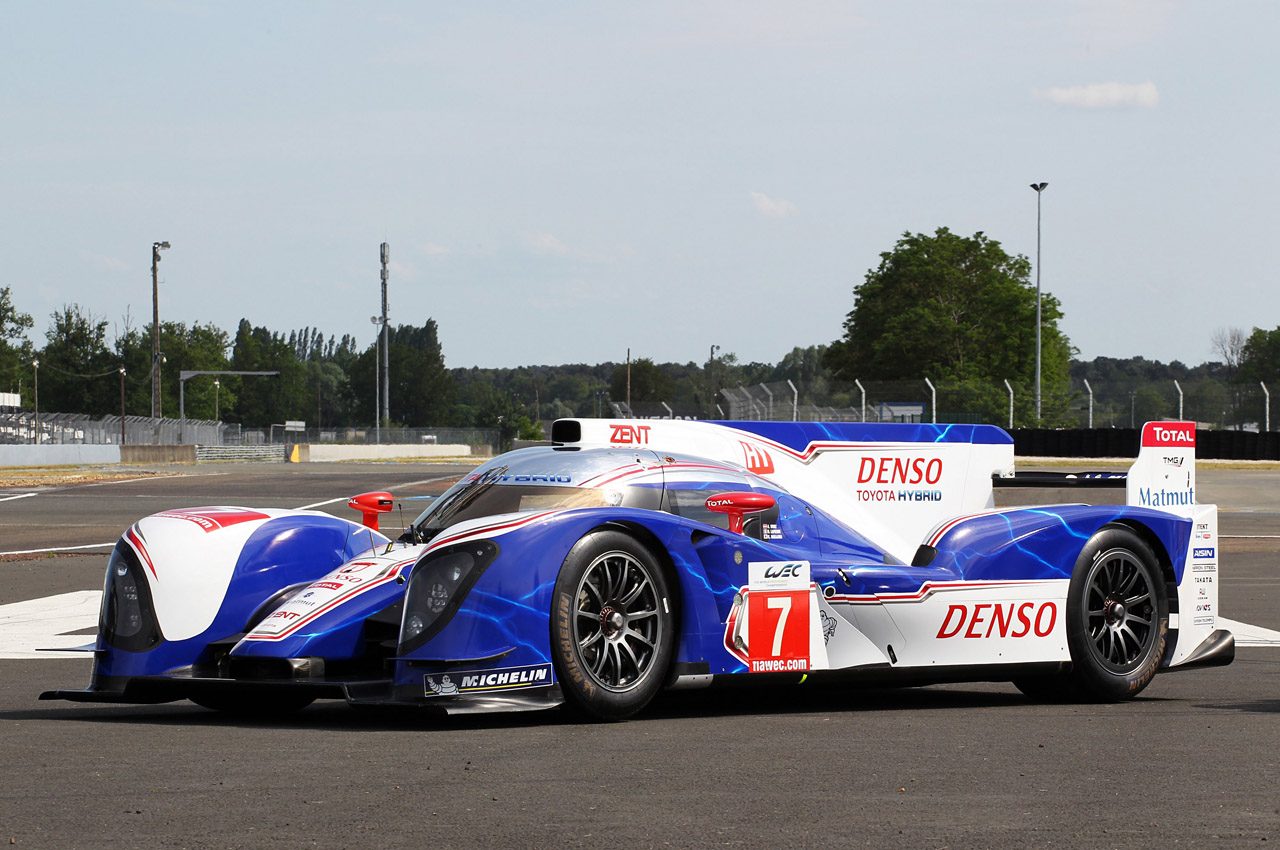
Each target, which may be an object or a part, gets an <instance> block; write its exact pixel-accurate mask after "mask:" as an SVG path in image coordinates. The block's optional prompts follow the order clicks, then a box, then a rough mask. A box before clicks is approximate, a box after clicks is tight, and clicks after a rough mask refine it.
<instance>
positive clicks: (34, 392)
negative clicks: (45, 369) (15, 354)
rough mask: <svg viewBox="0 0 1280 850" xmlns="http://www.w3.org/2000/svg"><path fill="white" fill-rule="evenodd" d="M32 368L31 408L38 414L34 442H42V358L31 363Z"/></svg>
mask: <svg viewBox="0 0 1280 850" xmlns="http://www.w3.org/2000/svg"><path fill="white" fill-rule="evenodd" d="M31 368H32V369H33V370H35V383H33V384H32V385H31V396H32V399H31V406H32V407H33V408H35V412H36V438H35V440H33V441H32V442H35V443H39V442H40V358H39V357H37V358H35V359H34V360H32V361H31Z"/></svg>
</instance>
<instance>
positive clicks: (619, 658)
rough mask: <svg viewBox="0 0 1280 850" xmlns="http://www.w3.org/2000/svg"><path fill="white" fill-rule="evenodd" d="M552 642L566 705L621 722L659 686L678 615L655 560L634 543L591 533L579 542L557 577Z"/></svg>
mask: <svg viewBox="0 0 1280 850" xmlns="http://www.w3.org/2000/svg"><path fill="white" fill-rule="evenodd" d="M552 604H553V611H552V618H551V645H552V655H553V656H554V659H555V666H556V674H557V676H558V678H559V679H560V686H561V688H562V689H563V691H564V693H565V697H566V699H567V700H568V701H569V703H570V705H572V706H574V707H576V708H578V709H581V710H582V711H584V712H586V713H587V714H589V715H592V716H594V717H597V718H599V719H602V720H622V719H625V718H627V717H630V716H631V715H633V714H635V713H636V712H638V711H639V710H640V709H642V708H644V707H645V706H646V705H647V704H648V703H649V701H650V700H651V699H653V697H654V696H655V695H656V694H657V693H658V691H659V690H660V689H661V688H662V684H663V680H664V678H665V676H666V673H667V668H668V667H669V666H670V663H671V656H672V654H673V652H674V650H675V633H674V631H675V628H674V622H675V618H674V617H673V616H672V603H671V594H670V591H669V590H668V588H667V578H666V574H665V572H664V571H663V569H662V567H661V565H660V564H659V563H658V560H657V558H655V557H654V555H653V553H652V552H650V551H649V550H648V549H647V548H646V547H645V546H644V545H642V544H641V543H640V542H639V541H637V540H636V539H635V538H633V537H631V536H629V535H627V534H623V533H622V532H619V531H609V530H606V531H596V532H593V533H591V534H588V535H587V536H586V537H583V538H582V539H581V540H579V541H578V542H577V543H576V544H575V545H574V547H573V549H572V550H570V552H569V555H568V557H566V558H565V561H564V565H563V566H562V567H561V568H560V576H559V578H557V579H556V587H555V594H554V596H553V603H552Z"/></svg>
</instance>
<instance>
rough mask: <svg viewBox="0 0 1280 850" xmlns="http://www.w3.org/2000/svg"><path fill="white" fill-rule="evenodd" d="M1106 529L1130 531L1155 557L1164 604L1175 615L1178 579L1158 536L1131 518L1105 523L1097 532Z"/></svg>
mask: <svg viewBox="0 0 1280 850" xmlns="http://www.w3.org/2000/svg"><path fill="white" fill-rule="evenodd" d="M1107 528H1123V529H1124V530H1126V531H1131V532H1133V533H1134V534H1136V535H1137V536H1138V539H1139V540H1141V541H1142V542H1143V543H1145V544H1147V547H1148V548H1149V549H1150V550H1151V553H1152V554H1153V555H1155V556H1156V564H1157V565H1158V566H1159V567H1160V576H1161V577H1162V578H1163V579H1164V585H1165V593H1164V595H1165V604H1166V605H1167V606H1168V610H1169V612H1170V613H1176V612H1177V610H1178V579H1177V577H1176V576H1175V575H1174V572H1173V558H1171V557H1170V555H1169V550H1168V548H1167V547H1166V546H1165V545H1164V541H1163V540H1161V539H1160V536H1159V535H1158V534H1156V533H1155V531H1154V530H1152V528H1151V527H1150V526H1149V525H1147V524H1146V523H1144V522H1140V521H1139V520H1137V519H1134V518H1132V517H1124V518H1122V519H1117V520H1115V521H1114V522H1110V523H1107V525H1105V526H1103V527H1102V528H1101V529H1099V531H1103V530H1105V529H1107Z"/></svg>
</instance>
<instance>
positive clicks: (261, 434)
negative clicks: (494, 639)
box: [0, 411, 499, 454]
mask: <svg viewBox="0 0 1280 850" xmlns="http://www.w3.org/2000/svg"><path fill="white" fill-rule="evenodd" d="M498 440H499V433H498V431H497V429H493V428H382V429H377V428H375V427H374V426H372V425H368V426H363V427H357V428H314V427H312V428H307V429H305V430H302V431H291V430H290V431H287V430H285V425H284V424H275V425H268V426H267V427H265V428H245V427H243V426H241V425H239V424H236V423H224V422H211V421H208V420H204V419H185V420H184V419H152V418H150V417H148V416H126V417H125V419H124V424H123V427H121V422H120V417H119V416H98V417H95V416H87V415H85V414H80V413H41V414H40V415H39V417H38V418H37V416H36V415H35V414H34V413H32V412H30V411H21V412H10V413H0V445H5V444H8V445H33V444H35V445H121V444H124V445H130V446H142V445H151V446H159V445H168V446H172V445H198V446H236V447H250V448H251V447H254V446H275V447H276V450H277V451H278V450H279V449H280V448H281V447H282V446H283V445H285V444H287V443H319V444H334V445H377V444H383V445H437V444H438V445H446V444H447V445H467V446H471V447H472V448H473V449H474V450H476V451H477V452H479V453H482V454H486V453H489V452H491V451H493V450H494V449H495V448H497V446H498Z"/></svg>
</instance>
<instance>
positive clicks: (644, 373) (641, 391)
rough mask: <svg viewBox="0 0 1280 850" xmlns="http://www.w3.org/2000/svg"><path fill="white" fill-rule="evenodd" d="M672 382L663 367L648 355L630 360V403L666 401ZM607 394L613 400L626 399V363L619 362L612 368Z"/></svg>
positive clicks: (669, 396) (669, 394)
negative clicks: (611, 377)
mask: <svg viewBox="0 0 1280 850" xmlns="http://www.w3.org/2000/svg"><path fill="white" fill-rule="evenodd" d="M673 390H674V383H673V382H672V380H671V379H670V378H668V377H667V374H666V372H665V371H663V369H662V368H661V367H659V366H657V365H656V364H655V363H654V362H653V361H652V360H650V359H649V358H648V357H641V358H639V359H638V360H632V361H631V403H632V404H641V403H643V402H661V401H668V400H669V399H670V398H671V395H672V392H673ZM609 395H610V397H611V398H612V399H613V400H614V401H626V400H627V364H625V363H620V364H618V365H617V366H616V367H614V370H613V379H612V380H611V381H610V382H609Z"/></svg>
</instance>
